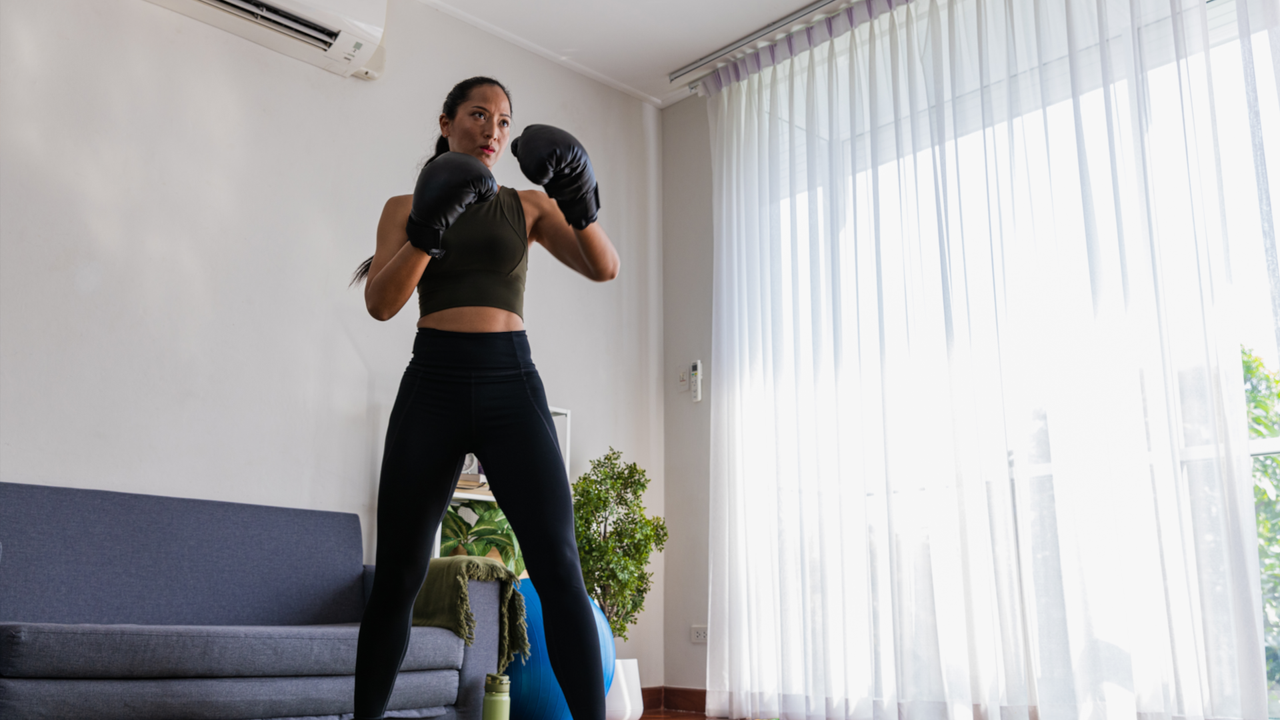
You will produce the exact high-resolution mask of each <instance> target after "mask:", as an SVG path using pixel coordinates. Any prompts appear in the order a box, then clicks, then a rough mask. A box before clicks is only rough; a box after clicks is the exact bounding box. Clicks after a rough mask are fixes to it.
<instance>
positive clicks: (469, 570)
mask: <svg viewBox="0 0 1280 720" xmlns="http://www.w3.org/2000/svg"><path fill="white" fill-rule="evenodd" d="M468 580H480V581H497V582H499V583H501V587H500V590H499V600H498V622H499V628H498V672H502V671H503V670H505V669H506V668H507V664H508V663H510V662H511V661H512V660H513V659H515V656H516V654H517V653H518V654H521V655H524V656H525V657H526V658H528V657H529V635H528V628H527V626H526V625H525V619H524V596H523V595H521V594H520V592H519V591H518V590H516V585H517V583H519V582H520V579H519V578H517V577H516V575H515V573H513V572H511V571H510V570H508V569H507V566H505V565H503V564H502V563H500V562H498V561H497V560H493V559H491V558H485V557H471V556H469V555H455V556H453V557H443V558H435V559H433V560H432V561H431V565H430V567H429V568H428V570H427V581H426V582H425V583H423V584H422V590H420V591H418V598H417V600H415V601H414V603H413V624H414V625H428V626H431V627H439V628H444V629H446V630H452V631H453V634H455V635H457V636H458V637H460V638H462V640H463V642H465V643H466V644H467V645H468V646H470V645H471V643H472V642H473V641H474V640H475V630H476V619H475V616H474V615H472V614H471V600H470V598H469V596H468V594H467V581H468Z"/></svg>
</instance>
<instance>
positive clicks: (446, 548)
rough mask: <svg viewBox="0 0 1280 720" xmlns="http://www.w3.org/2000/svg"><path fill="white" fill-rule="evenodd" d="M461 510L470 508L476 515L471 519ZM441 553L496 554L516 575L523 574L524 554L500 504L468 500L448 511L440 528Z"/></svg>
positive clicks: (492, 555)
mask: <svg viewBox="0 0 1280 720" xmlns="http://www.w3.org/2000/svg"><path fill="white" fill-rule="evenodd" d="M460 510H467V511H469V514H471V515H473V516H474V517H475V521H474V522H469V521H468V520H467V519H466V518H465V517H464V516H463V515H462V513H461V512H459V511H460ZM440 554H441V555H472V556H475V557H484V556H488V557H494V556H495V555H496V556H497V558H496V559H499V560H501V561H502V563H503V564H504V565H506V566H507V569H508V570H510V571H511V572H513V573H515V574H516V575H521V574H523V573H524V557H523V556H522V555H521V554H520V541H519V540H516V534H515V533H514V532H513V531H512V530H511V524H510V523H509V522H507V516H506V515H505V514H503V512H502V509H501V508H499V507H498V504H497V503H492V502H484V501H482V500H468V501H467V502H464V503H462V504H461V505H459V506H458V507H457V508H454V507H452V506H451V507H450V508H449V511H448V512H447V513H445V516H444V523H443V526H442V527H441V530H440Z"/></svg>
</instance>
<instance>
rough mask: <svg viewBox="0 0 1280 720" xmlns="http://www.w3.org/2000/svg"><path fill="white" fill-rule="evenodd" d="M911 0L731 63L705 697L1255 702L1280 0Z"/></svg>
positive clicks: (1155, 705)
mask: <svg viewBox="0 0 1280 720" xmlns="http://www.w3.org/2000/svg"><path fill="white" fill-rule="evenodd" d="M876 2H881V0H876ZM895 4H897V5H898V7H890V5H889V4H888V3H885V4H882V5H879V6H866V5H860V6H856V7H855V8H853V9H850V10H849V11H846V12H844V13H841V14H840V15H838V16H836V17H835V18H834V19H832V20H829V21H827V22H826V23H824V24H822V25H820V26H817V27H816V28H811V29H810V30H808V31H805V32H802V33H800V34H797V35H794V36H792V37H791V38H790V39H789V40H788V41H786V42H784V43H780V44H779V45H777V46H775V47H772V48H768V49H766V50H764V51H762V52H761V53H759V54H757V55H754V56H752V57H749V58H747V59H745V60H743V61H740V62H738V63H736V64H735V65H732V66H730V67H727V68H724V69H722V70H721V71H720V72H719V73H718V75H717V76H715V77H713V78H711V79H710V80H709V81H708V82H707V88H708V90H709V92H710V93H711V95H712V97H711V98H710V99H709V104H710V108H711V110H710V113H711V119H710V121H711V129H712V145H713V151H712V152H713V162H714V200H715V207H714V218H715V290H714V340H713V356H712V362H711V364H710V367H709V374H710V378H709V379H710V383H711V396H710V398H711V401H712V403H713V404H712V445H713V446H712V456H711V457H712V459H711V473H712V478H711V504H712V517H711V529H710V538H711V558H710V560H711V600H710V608H709V610H710V617H709V623H710V647H709V661H708V672H707V683H708V684H707V689H708V692H707V706H708V714H709V715H713V716H720V717H732V718H778V717H780V718H783V719H784V720H793V719H800V718H965V719H968V718H971V717H972V718H981V719H983V720H996V719H997V718H1000V719H1001V720H1012V719H1015V718H1024V719H1035V718H1039V719H1040V720H1049V719H1051V718H1134V717H1141V718H1171V717H1186V718H1263V717H1265V716H1266V698H1265V686H1266V679H1265V674H1264V662H1263V651H1262V645H1261V636H1262V618H1261V613H1262V610H1261V604H1260V601H1259V582H1258V568H1257V555H1256V546H1255V543H1256V540H1255V529H1254V521H1253V512H1252V495H1251V480H1250V475H1249V466H1248V456H1247V450H1246V449H1245V442H1246V437H1245V431H1246V428H1245V424H1244V407H1243V393H1242V388H1241V368H1240V360H1239V357H1240V345H1239V340H1238V336H1237V331H1236V328H1237V319H1238V318H1239V316H1240V307H1239V304H1238V292H1237V287H1236V284H1235V283H1234V280H1233V272H1235V271H1238V269H1239V268H1241V267H1243V266H1245V265H1252V264H1256V263H1265V262H1267V261H1268V259H1269V258H1270V259H1271V260H1272V262H1274V244H1275V229H1274V218H1273V215H1272V212H1273V208H1276V209H1280V203H1278V202H1277V195H1276V186H1277V184H1280V102H1278V101H1277V88H1278V85H1277V82H1280V80H1278V78H1277V73H1276V58H1277V56H1280V52H1277V51H1278V50H1280V42H1278V39H1277V35H1276V20H1277V18H1276V16H1277V10H1276V3H1275V1H1274V0H1261V1H1258V0H1254V1H1252V2H1248V3H1246V2H1245V1H1244V0H1240V1H1239V2H1232V0H1216V1H1215V2H1214V3H1212V4H1210V5H1207V6H1206V5H1205V4H1204V3H1202V2H1192V1H1189V0H949V1H946V2H944V1H942V0H912V2H910V3H905V4H904V3H902V2H896V3H895ZM851 27H852V29H850V28H851ZM1268 178H1270V182H1268V180H1267V179H1268Z"/></svg>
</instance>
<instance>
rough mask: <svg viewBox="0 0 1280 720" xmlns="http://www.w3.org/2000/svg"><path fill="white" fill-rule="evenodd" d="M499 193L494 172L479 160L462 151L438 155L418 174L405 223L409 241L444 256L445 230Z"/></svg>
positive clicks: (437, 255)
mask: <svg viewBox="0 0 1280 720" xmlns="http://www.w3.org/2000/svg"><path fill="white" fill-rule="evenodd" d="M497 194H498V182H497V181H496V180H494V179H493V173H491V172H489V168H487V167H485V166H484V163H482V162H480V160H479V159H477V158H476V157H474V156H472V155H467V154H466V153H460V152H447V153H444V154H442V155H439V156H437V157H436V158H435V159H434V160H432V161H430V162H428V163H427V164H426V166H424V167H423V168H422V172H420V173H418V184H417V186H415V187H414V189H413V209H412V210H410V212H409V222H408V223H406V224H405V231H406V232H407V233H409V242H410V243H412V244H413V246H414V247H416V248H418V249H419V250H421V251H423V252H425V253H426V254H428V255H430V256H431V257H441V256H443V255H444V248H442V247H441V245H440V238H442V237H443V236H444V231H445V230H448V229H449V226H450V225H452V224H453V222H454V221H455V220H457V219H458V216H459V215H461V214H462V213H463V211H465V210H466V209H467V206H468V205H470V204H472V203H478V202H487V201H489V200H492V199H493V196H494V195H497Z"/></svg>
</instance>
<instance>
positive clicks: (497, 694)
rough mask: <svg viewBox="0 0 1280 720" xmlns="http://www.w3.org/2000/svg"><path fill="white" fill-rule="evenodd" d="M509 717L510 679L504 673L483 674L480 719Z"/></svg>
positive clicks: (505, 718)
mask: <svg viewBox="0 0 1280 720" xmlns="http://www.w3.org/2000/svg"><path fill="white" fill-rule="evenodd" d="M510 717H511V680H510V679H509V678H508V677H507V676H506V675H494V674H493V673H489V674H488V675H485V676H484V707H483V710H482V712H481V719H482V720H508V718H510Z"/></svg>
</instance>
